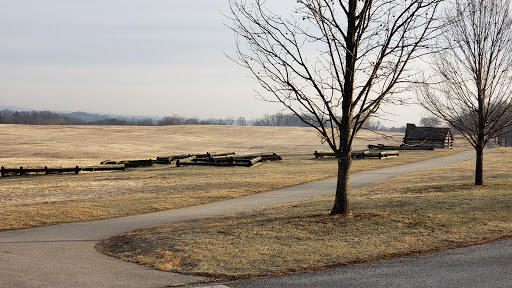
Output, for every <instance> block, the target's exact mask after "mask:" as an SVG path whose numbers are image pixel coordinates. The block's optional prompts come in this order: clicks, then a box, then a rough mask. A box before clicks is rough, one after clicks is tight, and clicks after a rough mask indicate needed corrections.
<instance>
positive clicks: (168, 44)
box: [0, 0, 417, 126]
mask: <svg viewBox="0 0 512 288" xmlns="http://www.w3.org/2000/svg"><path fill="white" fill-rule="evenodd" d="M287 2H289V3H290V4H289V5H293V4H294V3H296V1H292V0H290V1H286V2H285V1H284V0H283V2H282V3H283V4H282V5H283V7H285V6H286V5H288V4H287ZM227 8H228V5H227V0H203V1H178V0H145V1H141V0H45V1H41V0H0V106H18V107H25V108H29V109H34V110H52V111H69V112H71V111H85V112H93V113H111V114H121V115H141V116H166V115H171V114H179V115H182V116H187V117H191V116H198V117H200V118H208V117H239V116H245V117H247V118H254V117H260V116H262V115H263V114H265V113H275V112H278V111H279V110H280V108H281V107H280V106H278V105H276V104H270V103H266V102H263V101H261V100H257V99H256V98H255V93H254V91H253V90H254V89H257V88H258V84H257V83H256V82H255V81H254V80H252V79H250V78H249V77H248V76H249V74H248V72H247V71H245V70H243V68H241V67H238V66H237V65H236V64H235V63H233V62H232V61H231V60H229V59H227V57H226V56H225V55H224V52H226V53H228V54H233V53H232V52H233V49H234V40H233V33H232V31H230V30H229V29H228V28H226V27H225V26H224V23H225V22H227V19H226V18H224V16H223V15H222V14H221V11H224V12H226V11H227ZM402 110H403V109H402ZM401 114H402V116H403V115H404V113H401ZM415 114H417V112H416V113H415ZM403 117H405V116H403ZM403 117H400V118H396V117H395V119H398V121H399V122H397V123H396V124H392V125H396V126H401V125H405V123H402V122H403V121H406V120H403V121H402V120H401V118H403ZM407 117H415V115H414V114H412V115H409V116H407ZM415 121H416V119H415Z"/></svg>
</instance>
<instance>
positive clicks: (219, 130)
mask: <svg viewBox="0 0 512 288" xmlns="http://www.w3.org/2000/svg"><path fill="white" fill-rule="evenodd" d="M387 135H388V136H389V137H385V138H384V137H382V136H380V135H378V134H375V133H373V132H370V131H363V132H362V133H360V134H359V138H358V139H357V140H356V143H355V145H354V149H355V150H357V149H364V148H366V146H367V145H368V144H369V143H371V144H378V143H383V144H389V145H395V144H397V143H399V142H400V141H401V139H402V137H403V135H402V134H401V133H387ZM0 139H1V143H2V149H1V150H0V166H11V167H13V166H24V167H30V166H63V167H68V166H75V165H95V164H99V162H100V161H102V160H106V159H111V160H132V159H150V158H151V159H155V158H156V157H157V156H168V155H176V154H182V153H205V152H224V151H230V152H236V153H237V154H239V155H241V154H248V153H256V152H277V153H279V154H280V155H281V156H283V158H284V159H283V160H282V161H278V162H267V163H265V164H263V165H259V166H256V167H251V168H240V167H238V168H228V167H222V168H219V167H216V168H212V167H180V168H177V167H175V166H174V165H154V166H153V167H148V168H136V169H127V170H126V171H116V172H92V173H87V172H86V173H80V174H79V175H74V174H61V175H28V176H23V177H20V176H12V177H1V178H0V230H6V229H17V228H26V227H34V226H41V225H50V224H55V223H62V222H75V221H86V220H91V219H103V218H111V217H119V216H126V215H134V214H140V213H147V212H153V211H160V210H165V209H173V208H179V207H184V206H190V205H196V204H201V203H207V202H212V201H217V200H221V199H226V198H232V197H238V196H243V195H249V194H253V193H258V192H262V191H268V190H272V189H276V188H282V187H287V186H292V185H296V184H300V183H304V182H308V181H314V180H320V179H325V178H328V177H334V176H335V175H336V161H332V159H314V157H313V152H314V151H315V150H319V151H320V150H324V151H328V150H329V148H328V147H327V146H326V145H323V144H322V143H321V141H320V139H319V137H318V136H317V134H316V133H315V131H314V130H312V129H310V128H296V127H238V126H167V127H128V126H28V125H0ZM459 143H462V142H459ZM455 151H456V149H454V150H438V151H435V152H431V151H422V152H414V153H410V152H404V153H402V154H401V155H402V156H400V157H397V158H393V159H388V160H383V161H379V160H358V161H355V162H354V165H353V171H361V170H365V169H367V170H368V169H374V168H379V167H384V166H390V165H397V164H401V163H406V162H412V161H419V160H422V159H425V158H431V157H437V156H443V155H446V154H450V153H454V152H455Z"/></svg>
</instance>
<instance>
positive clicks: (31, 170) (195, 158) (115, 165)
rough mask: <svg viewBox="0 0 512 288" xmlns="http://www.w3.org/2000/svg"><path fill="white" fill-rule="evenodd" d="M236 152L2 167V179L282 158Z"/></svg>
mask: <svg viewBox="0 0 512 288" xmlns="http://www.w3.org/2000/svg"><path fill="white" fill-rule="evenodd" d="M234 155H235V153H234V152H228V153H205V154H182V155H174V156H161V157H157V158H156V159H155V160H153V159H143V160H119V161H115V160H105V161H102V162H101V163H100V165H88V166H75V167H68V168H62V167H48V166H45V167H23V166H21V167H19V168H12V167H1V168H0V173H1V175H2V177H4V176H11V175H20V176H22V175H27V174H42V173H44V174H57V173H75V174H78V173H80V172H81V171H88V172H93V171H109V170H125V169H126V168H136V167H149V166H153V164H163V165H170V164H172V163H176V166H178V167H180V166H185V165H203V166H246V167H250V166H253V165H255V164H257V163H259V162H262V161H275V160H281V156H279V155H277V154H276V153H272V154H261V155H246V156H234Z"/></svg>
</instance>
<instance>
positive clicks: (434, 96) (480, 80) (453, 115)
mask: <svg viewBox="0 0 512 288" xmlns="http://www.w3.org/2000/svg"><path fill="white" fill-rule="evenodd" d="M447 19H448V20H449V21H450V25H448V26H447V27H446V29H445V31H444V33H443V34H442V35H443V37H442V41H443V43H442V45H444V46H445V47H447V49H446V50H444V52H443V53H439V54H437V56H436V57H434V66H433V68H434V71H435V74H436V77H435V78H434V79H435V81H436V83H432V84H429V85H425V86H424V87H423V89H422V93H421V99H420V101H421V102H422V103H423V105H424V106H425V107H426V108H427V109H428V110H429V111H431V112H432V113H433V114H435V115H436V116H438V117H440V118H442V119H444V120H445V121H447V122H449V123H450V124H451V125H452V126H453V127H455V128H456V129H458V130H460V131H461V132H463V135H464V136H466V138H467V139H468V140H469V141H470V142H471V144H472V145H473V146H477V145H482V144H483V145H485V144H486V143H487V141H488V140H490V139H492V138H494V137H497V136H498V135H500V134H502V133H504V132H506V131H507V130H508V129H510V127H511V125H512V105H511V99H512V18H511V15H510V2H509V1H507V0H466V1H463V0H457V1H455V4H454V5H452V6H450V8H449V9H447ZM479 142H480V143H479Z"/></svg>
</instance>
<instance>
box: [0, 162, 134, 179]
mask: <svg viewBox="0 0 512 288" xmlns="http://www.w3.org/2000/svg"><path fill="white" fill-rule="evenodd" d="M124 169H125V166H124V165H89V166H75V167H67V168H62V167H48V166H45V167H23V166H21V167H19V168H11V167H3V166H2V167H1V168H0V174H1V175H2V177H5V176H7V175H20V176H22V175H26V174H29V173H32V174H33V173H36V174H40V173H44V174H59V173H75V174H78V173H80V172H81V171H91V172H92V171H108V170H124Z"/></svg>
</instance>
